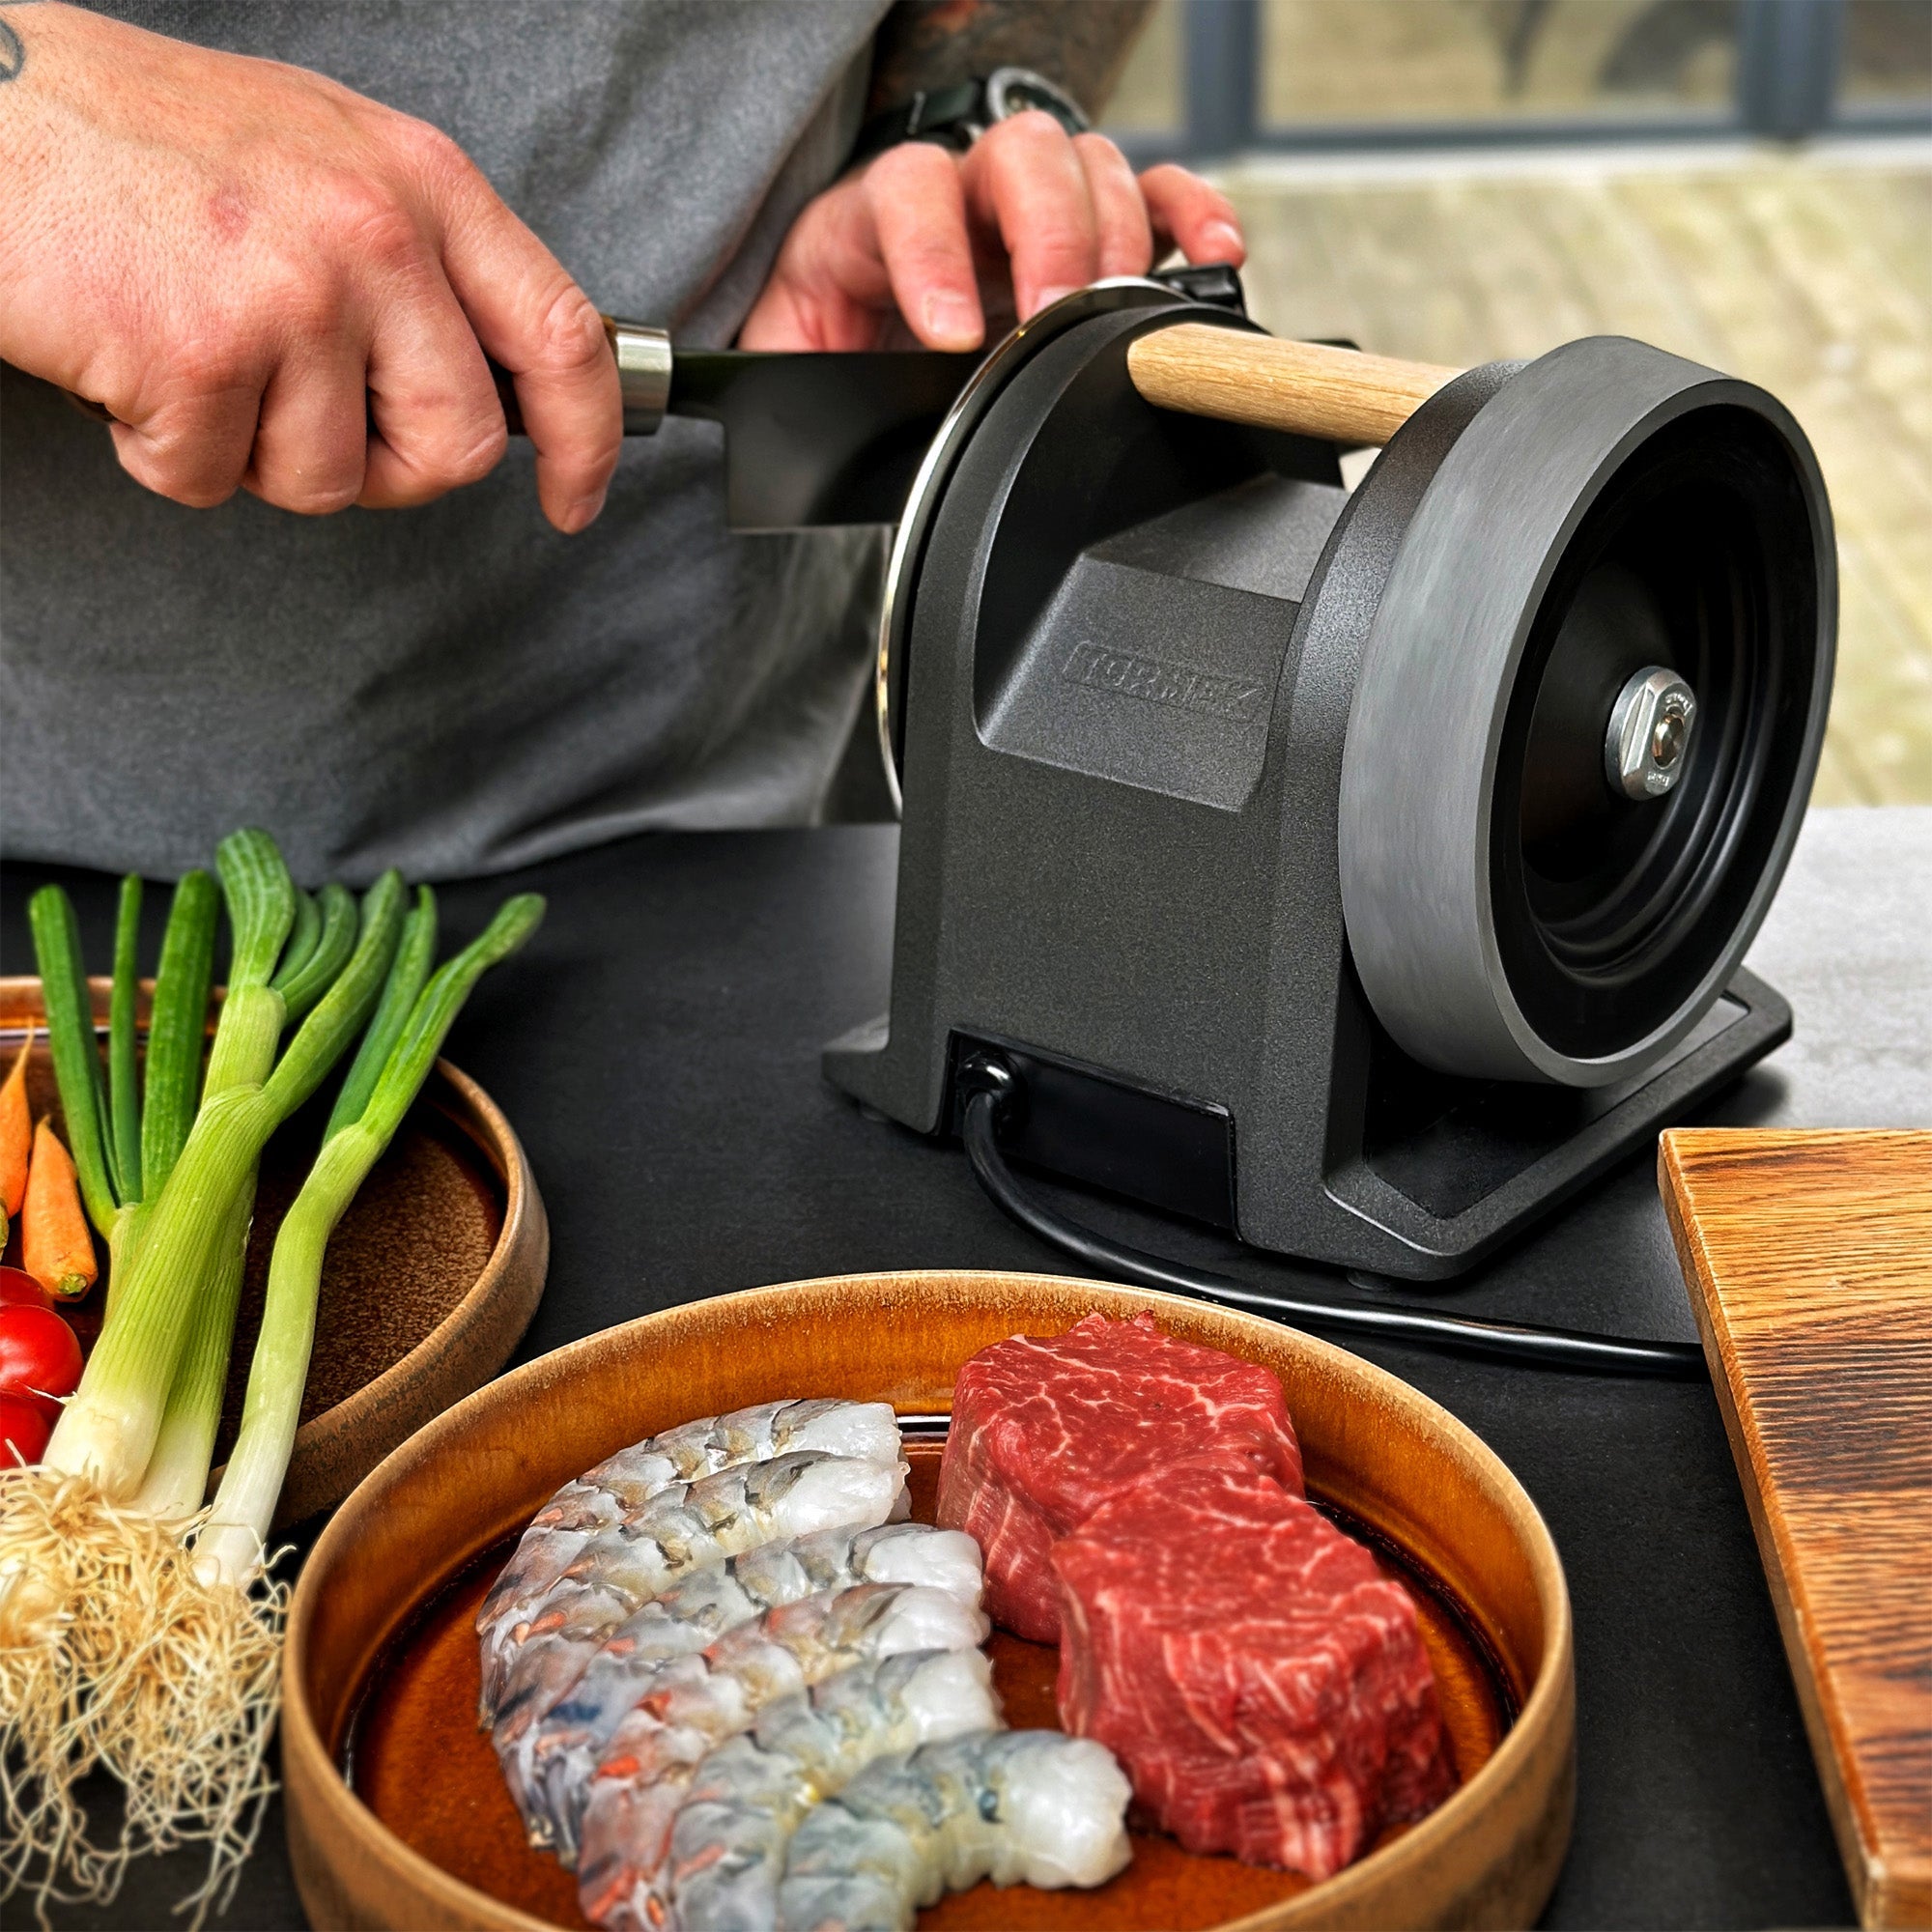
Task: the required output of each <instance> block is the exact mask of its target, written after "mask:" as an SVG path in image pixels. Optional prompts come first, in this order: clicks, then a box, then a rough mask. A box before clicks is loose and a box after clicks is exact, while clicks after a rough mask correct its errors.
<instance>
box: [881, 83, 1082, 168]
mask: <svg viewBox="0 0 1932 1932" xmlns="http://www.w3.org/2000/svg"><path fill="white" fill-rule="evenodd" d="M1033 107H1038V108H1043V109H1044V110H1045V111H1046V112H1047V113H1048V114H1051V115H1052V116H1053V118H1054V119H1055V120H1056V121H1058V122H1059V123H1060V125H1061V126H1062V127H1063V128H1065V129H1066V131H1067V132H1068V133H1069V134H1084V133H1086V132H1087V130H1088V129H1089V128H1091V127H1092V126H1093V125H1094V124H1093V123H1092V122H1091V121H1090V120H1088V118H1087V116H1086V115H1085V114H1084V113H1083V112H1082V111H1081V108H1080V104H1079V102H1078V101H1076V100H1075V99H1073V97H1072V96H1071V95H1069V94H1068V93H1067V92H1066V91H1065V89H1064V88H1059V87H1056V86H1055V85H1054V84H1053V82H1052V81H1050V80H1048V79H1047V77H1046V76H1045V75H1044V74H1043V73H1035V72H1034V71H1033V70H1032V69H1031V68H1025V67H1002V68H995V69H994V70H993V71H992V72H991V73H989V74H987V75H985V76H984V78H983V79H977V80H962V81H959V82H958V83H957V84H956V85H954V86H952V87H937V88H934V89H933V90H932V91H931V92H930V93H925V94H915V95H914V96H913V98H912V99H910V100H904V101H901V102H899V104H898V105H897V106H895V107H888V108H887V109H886V110H885V112H884V113H882V114H875V115H873V116H872V118H871V119H870V120H869V121H867V123H866V125H865V126H864V127H863V128H860V129H859V138H858V140H857V141H856V142H855V143H854V144H853V148H852V159H853V160H854V161H867V160H870V159H871V157H872V156H874V155H876V154H879V153H881V152H883V151H884V150H885V149H887V148H895V147H897V146H898V144H899V143H900V142H901V141H934V142H937V143H938V144H939V145H940V146H941V147H944V148H952V149H954V150H955V151H957V152H958V153H960V154H964V153H965V151H966V150H967V149H968V148H970V147H971V146H972V145H973V143H974V142H975V141H977V140H978V139H979V138H980V135H981V134H983V133H984V132H985V131H986V129H987V128H991V127H993V126H995V125H996V124H997V123H999V122H1001V121H1007V120H1010V119H1011V117H1012V116H1013V115H1015V114H1024V113H1025V112H1026V111H1027V110H1028V109H1029V108H1033Z"/></svg>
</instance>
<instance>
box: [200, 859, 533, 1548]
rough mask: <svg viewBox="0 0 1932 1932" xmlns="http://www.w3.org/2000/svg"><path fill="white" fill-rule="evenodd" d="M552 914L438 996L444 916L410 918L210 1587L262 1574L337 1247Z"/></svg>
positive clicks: (259, 1347)
mask: <svg viewBox="0 0 1932 1932" xmlns="http://www.w3.org/2000/svg"><path fill="white" fill-rule="evenodd" d="M543 910H544V905H543V900H542V899H541V898H538V897H536V896H535V895H532V894H525V895H521V896H519V897H516V898H513V899H510V900H508V901H507V902H506V903H505V904H504V905H503V906H502V907H501V909H500V910H499V911H498V912H497V916H496V918H495V919H494V920H492V921H491V923H490V924H489V926H488V927H487V928H486V929H485V930H484V932H483V933H482V934H481V935H480V936H479V937H477V938H476V939H474V940H472V941H471V942H470V944H469V946H467V947H465V948H464V950H463V951H462V952H459V953H458V954H457V955H456V956H455V957H454V958H453V959H451V960H450V961H449V962H448V963H447V964H446V965H444V966H442V967H441V968H440V970H439V971H438V972H437V974H436V976H435V977H434V978H433V979H431V980H429V982H428V984H427V985H425V984H424V983H423V975H424V974H425V973H426V972H427V971H428V967H429V962H430V960H431V958H432V957H433V956H434V953H435V946H436V908H435V903H434V901H433V900H432V899H431V898H430V896H429V895H428V894H427V892H425V893H424V894H423V896H422V898H421V900H420V901H419V903H418V905H417V907H416V910H415V911H414V912H412V914H411V915H410V924H411V929H410V931H409V932H408V933H407V934H406V936H405V938H404V941H403V944H402V946H401V948H399V949H398V952H397V955H396V964H395V966H394V967H393V968H392V969H391V973H390V980H389V986H388V988H387V989H386V992H385V995H384V1002H383V1009H382V1010H381V1011H379V1013H378V1016H377V1020H376V1023H375V1024H374V1025H372V1026H371V1028H370V1031H369V1037H368V1039H367V1041H366V1042H365V1046H364V1051H363V1054H362V1056H361V1057H360V1058H359V1059H358V1061H357V1062H356V1065H355V1067H353V1068H352V1069H351V1072H350V1077H349V1079H348V1080H347V1081H346V1082H345V1083H344V1085H343V1090H342V1098H341V1100H340V1101H339V1102H338V1104H337V1107H336V1109H335V1112H334V1114H333V1115H331V1117H330V1120H329V1123H328V1128H327V1134H326V1136H325V1139H324V1141H323V1147H322V1152H321V1153H320V1155H319V1156H318V1157H317V1159H316V1163H315V1165H314V1167H313V1168H311V1169H310V1170H309V1175H308V1179H306V1180H305V1181H304V1182H303V1183H302V1188H301V1192H300V1193H299V1194H298V1195H297V1196H296V1198H295V1201H294V1203H293V1204H292V1205H291V1207H290V1208H289V1211H288V1213H287V1215H286V1216H285V1217H284V1218H283V1221H282V1225H281V1228H280V1230H279V1231H278V1232H277V1234H276V1236H275V1247H274V1253H273V1255H272V1257H271V1258H270V1263H269V1287H268V1294H267V1298H266V1300H265V1303H264V1306H263V1311H262V1332H261V1337H260V1339H259V1340H258V1341H257V1342H256V1344H255V1357H254V1360H253V1362H252V1363H251V1364H250V1366H249V1371H248V1389H247V1394H246V1396H245V1397H244V1398H243V1402H242V1408H241V1433H240V1435H238V1437H237V1439H236V1443H235V1450H234V1453H233V1454H232V1455H231V1456H230V1457H229V1459H228V1467H227V1470H226V1471H225V1472H224V1474H223V1476H222V1479H221V1486H220V1488H219V1489H218V1490H217V1491H216V1492H215V1497H214V1503H213V1508H212V1509H211V1510H210V1512H209V1516H208V1520H207V1522H206V1524H205V1525H204V1526H203V1528H202V1530H201V1533H200V1535H199V1537H198V1538H197V1540H196V1543H195V1551H196V1557H197V1567H198V1569H199V1570H200V1573H201V1575H202V1577H203V1578H204V1580H208V1581H213V1580H214V1579H215V1578H217V1577H226V1578H228V1579H229V1580H230V1581H232V1582H236V1583H245V1582H246V1581H247V1580H248V1579H249V1578H250V1577H253V1576H255V1575H256V1574H257V1573H258V1572H259V1570H260V1569H261V1567H262V1565H263V1563H264V1561H265V1558H266V1553H267V1539H268V1535H269V1531H270V1527H271V1525H272V1523H273V1520H274V1512H275V1503H276V1500H277V1498H278V1497H279V1496H280V1495H281V1492H282V1479H283V1477H284V1476H285V1475H286V1474H287V1471H288V1466H289V1455H290V1451H291V1449H292V1448H293V1446H294V1443H295V1438H296V1426H297V1423H298V1420H299V1418H300V1407H301V1393H302V1385H303V1382H304V1381H305V1379H306V1378H307V1376H308V1362H309V1352H310V1350H311V1349H312V1348H313V1346H314V1342H315V1311H316V1303H317V1299H318V1296H319V1295H320V1293H321V1288H322V1262H323V1255H324V1252H325V1251H326V1249H327V1245H328V1237H329V1236H330V1234H331V1233H332V1232H333V1231H334V1228H335V1224H336V1223H337V1222H338V1221H339V1220H340V1219H341V1218H342V1215H343V1212H344V1210H345V1209H346V1208H348V1206H349V1204H350V1202H351V1201H352V1200H354V1199H355V1192H356V1189H357V1188H359V1187H360V1186H361V1185H362V1182H363V1180H364V1179H366V1178H367V1176H368V1173H369V1170H370V1169H371V1168H372V1167H374V1166H375V1164H376V1162H377V1160H378V1159H379V1158H381V1156H382V1153H383V1151H384V1149H385V1148H386V1147H387V1146H388V1145H389V1142H390V1140H391V1139H392V1138H393V1137H394V1135H395V1132H396V1129H397V1128H398V1127H399V1126H401V1125H402V1122H403V1117H404V1116H405V1114H407V1113H408V1111H409V1109H410V1105H411V1103H412V1101H413V1100H414V1099H415V1096H416V1094H417V1093H418V1092H419V1091H420V1090H421V1088H422V1084H423V1082H424V1081H425V1080H426V1079H427V1078H428V1077H429V1072H430V1069H431V1067H432V1066H434V1065H435V1064H436V1057H437V1054H438V1053H439V1052H440V1049H441V1046H442V1042H443V1038H444V1037H445V1036H446V1035H447V1034H448V1032H449V1029H450V1027H451V1025H452V1024H453V1023H454V1021H455V1019H456V1016H457V1014H458V1013H459V1012H460V1011H461V1010H462V1009H463V1004H464V1002H465V1001H466V1000H467V999H468V998H469V993H470V990H471V988H472V987H474V985H475V984H476V982H477V980H480V979H481V978H482V977H483V975H484V974H485V973H486V972H487V971H488V970H489V969H490V968H491V967H492V966H495V965H496V964H497V963H498V961H500V960H502V959H505V958H507V957H508V956H509V955H510V954H511V953H512V952H515V951H516V950H517V948H518V947H520V946H522V945H523V944H524V942H525V941H526V939H528V937H529V936H530V934H531V933H532V932H534V931H535V930H536V928H537V925H538V923H539V922H540V921H541V920H542V918H543ZM418 988H420V991H418V990H417V989H418ZM391 1042H392V1043H391ZM385 1049H386V1050H385ZM365 1095H366V1097H365Z"/></svg>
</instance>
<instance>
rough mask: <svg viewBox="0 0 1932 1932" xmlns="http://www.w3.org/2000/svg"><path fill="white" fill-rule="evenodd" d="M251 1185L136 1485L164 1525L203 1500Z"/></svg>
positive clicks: (201, 1301) (242, 1265) (197, 1313)
mask: <svg viewBox="0 0 1932 1932" xmlns="http://www.w3.org/2000/svg"><path fill="white" fill-rule="evenodd" d="M254 1209H255V1183H254V1177H253V1176H252V1175H251V1176H250V1177H249V1181H248V1185H247V1186H246V1187H245V1188H243V1189H242V1191H241V1194H240V1195H238V1196H237V1197H236V1202H235V1207H234V1209H233V1211H232V1213H231V1216H230V1219H229V1224H228V1227H227V1229H226V1230H225V1231H224V1233H223V1235H222V1237H221V1243H220V1246H219V1248H218V1250H217V1251H216V1253H215V1256H214V1258H213V1264H212V1266H211V1268H210V1272H209V1275H208V1278H207V1280H205V1281H204V1282H203V1283H202V1285H201V1289H200V1291H199V1293H198V1295H197V1297H196V1301H195V1309H194V1318H193V1321H191V1322H190V1324H189V1326H188V1331H187V1340H186V1342H185V1344H184V1346H183V1349H182V1357H181V1360H180V1361H179V1362H178V1363H177V1364H176V1365H175V1378H174V1380H173V1382H172V1383H171V1384H170V1385H169V1388H168V1399H167V1406H166V1407H165V1408H164V1409H163V1410H162V1413H161V1426H160V1429H159V1430H158V1432H157V1433H156V1436H155V1448H154V1453H153V1454H152V1455H151V1456H150V1457H149V1458H148V1467H147V1472H146V1474H145V1475H144V1476H143V1477H142V1478H141V1490H140V1494H139V1495H138V1496H137V1497H136V1498H135V1500H136V1502H137V1504H138V1505H139V1507H140V1508H142V1509H145V1510H150V1511H152V1512H153V1513H154V1514H155V1515H156V1516H157V1517H159V1518H160V1519H161V1520H163V1521H164V1522H170V1521H178V1520H180V1519H181V1518H183V1517H190V1516H192V1515H194V1513H195V1512H196V1511H197V1510H198V1509H200V1507H201V1506H202V1504H203V1503H204V1502H206V1501H207V1500H208V1465H209V1463H211V1462H212V1461H213V1455H214V1435H215V1432H216V1430H218V1429H219V1428H220V1427H221V1398H222V1395H223V1393H224V1392H225V1391H226V1389H227V1387H228V1351H229V1348H230V1346H231V1344H232V1343H233V1342H234V1339H235V1311H236V1309H237V1308H238V1307H239V1306H240V1304H241V1277H242V1275H243V1273H244V1272H245V1270H246V1267H247V1262H248V1225H249V1223H250V1221H251V1220H252V1219H253V1218H254Z"/></svg>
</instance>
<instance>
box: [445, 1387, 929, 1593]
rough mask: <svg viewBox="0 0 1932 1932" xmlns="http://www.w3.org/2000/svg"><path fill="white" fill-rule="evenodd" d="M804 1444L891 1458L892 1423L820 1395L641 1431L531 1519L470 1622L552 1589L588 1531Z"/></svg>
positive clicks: (874, 1405) (884, 1411) (862, 1405)
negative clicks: (668, 1493)
mask: <svg viewBox="0 0 1932 1932" xmlns="http://www.w3.org/2000/svg"><path fill="white" fill-rule="evenodd" d="M801 1449H816V1450H818V1451H820V1452H821V1453H822V1454H824V1455H828V1456H852V1457H856V1458H857V1459H858V1460H859V1461H861V1462H865V1463H891V1462H895V1461H896V1460H897V1458H898V1453H899V1430H898V1423H897V1421H896V1419H895V1417H894V1414H893V1410H892V1406H891V1404H889V1403H883V1402H833V1401H829V1400H824V1399H817V1400H813V1401H810V1402H767V1403H760V1404H759V1405H758V1406H757V1407H755V1408H740V1409H735V1410H733V1411H732V1413H731V1414H729V1415H705V1416H700V1417H699V1418H698V1419H697V1420H696V1422H683V1423H680V1424H679V1425H678V1426H677V1427H676V1428H675V1429H668V1430H666V1431H665V1432H664V1434H663V1435H647V1436H646V1437H645V1438H644V1439H643V1441H641V1442H634V1443H632V1444H631V1446H630V1447H629V1448H628V1449H620V1450H618V1451H617V1453H616V1454H615V1455H614V1456H611V1457H608V1458H607V1459H606V1460H605V1461H604V1462H602V1463H598V1464H597V1466H596V1467H595V1468H594V1469H587V1470H585V1471H584V1473H583V1474H582V1475H581V1476H579V1477H578V1478H577V1480H576V1481H575V1482H570V1483H566V1484H564V1486H563V1488H562V1489H560V1490H559V1491H557V1492H556V1494H555V1495H554V1496H552V1497H551V1499H550V1501H549V1502H547V1503H546V1504H545V1505H544V1506H543V1508H542V1509H540V1510H539V1511H538V1512H537V1513H536V1515H535V1516H534V1517H532V1518H531V1519H530V1526H529V1527H528V1528H527V1529H526V1530H525V1531H524V1535H523V1540H522V1541H521V1542H520V1543H519V1544H518V1545H517V1548H516V1549H515V1551H514V1552H513V1553H512V1555H511V1557H510V1560H509V1562H508V1563H506V1564H505V1565H504V1566H503V1574H502V1575H501V1576H500V1577H497V1581H496V1583H495V1584H494V1585H493V1586H492V1588H491V1591H490V1594H489V1595H488V1596H487V1597H486V1598H484V1600H483V1607H482V1608H481V1610H479V1611H478V1612H477V1617H476V1628H477V1629H478V1630H479V1631H480V1630H482V1629H484V1628H485V1626H486V1625H488V1624H490V1623H494V1622H495V1621H496V1619H497V1614H498V1613H499V1611H500V1610H501V1608H502V1607H503V1605H505V1604H506V1603H507V1602H508V1601H509V1600H510V1599H511V1598H513V1597H515V1598H518V1599H520V1600H524V1601H527V1600H529V1599H531V1598H533V1597H534V1596H536V1595H537V1594H538V1593H539V1592H541V1591H543V1590H546V1589H548V1588H549V1587H550V1585H551V1584H552V1583H554V1582H555V1581H556V1579H557V1578H558V1577H561V1576H562V1575H563V1573H564V1571H565V1570H567V1569H568V1568H569V1567H570V1565H571V1563H572V1561H573V1560H574V1559H575V1557H576V1555H577V1553H578V1551H579V1550H581V1549H582V1548H583V1546H584V1544H585V1543H586V1542H587V1541H588V1540H589V1538H590V1537H591V1536H592V1535H594V1534H595V1533H596V1532H597V1531H598V1530H600V1529H602V1528H604V1527H605V1526H606V1525H607V1524H610V1523H613V1522H628V1521H629V1520H631V1519H632V1518H633V1517H634V1516H636V1515H637V1513H638V1512H639V1510H640V1509H642V1508H643V1506H644V1505H645V1504H646V1503H647V1502H649V1501H650V1500H651V1498H652V1497H653V1496H655V1495H657V1494H659V1493H660V1492H662V1491H665V1490H668V1489H669V1488H670V1486H671V1485H672V1484H673V1483H691V1482H696V1480H697V1478H698V1477H700V1476H715V1475H716V1474H717V1473H718V1471H719V1470H721V1469H733V1468H737V1467H738V1466H739V1465H740V1464H742V1463H769V1462H770V1461H771V1459H772V1458H773V1457H774V1456H783V1455H786V1454H788V1453H790V1452H793V1451H796V1450H801Z"/></svg>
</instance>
